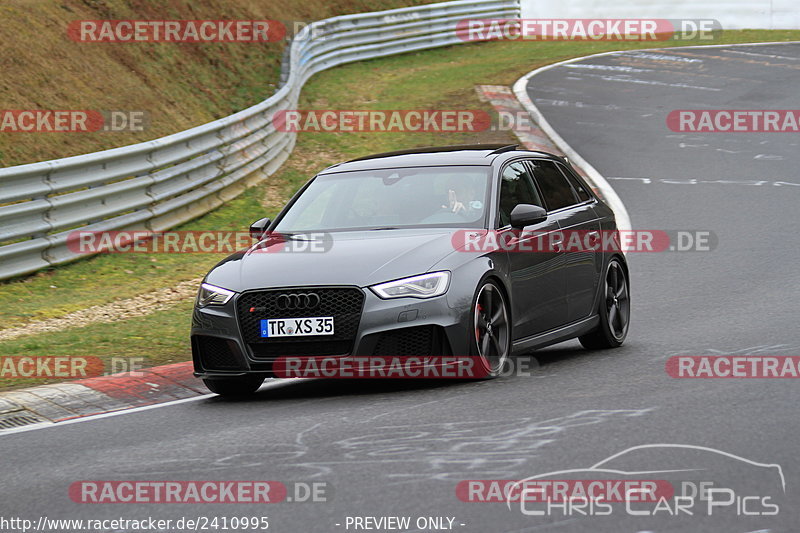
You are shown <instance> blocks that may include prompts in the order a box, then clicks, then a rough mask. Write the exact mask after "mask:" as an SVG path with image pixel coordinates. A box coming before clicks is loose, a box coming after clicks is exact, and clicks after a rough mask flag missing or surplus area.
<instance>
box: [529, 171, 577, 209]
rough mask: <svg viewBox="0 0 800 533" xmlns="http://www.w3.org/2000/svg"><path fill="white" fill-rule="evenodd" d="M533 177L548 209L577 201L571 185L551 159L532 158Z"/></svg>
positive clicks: (559, 207)
mask: <svg viewBox="0 0 800 533" xmlns="http://www.w3.org/2000/svg"><path fill="white" fill-rule="evenodd" d="M530 163H531V165H533V177H534V178H535V179H536V183H537V184H538V185H539V190H540V191H542V195H543V196H544V201H545V203H546V204H547V210H548V211H555V210H556V209H561V208H562V207H567V206H570V205H574V204H576V203H578V200H577V199H576V198H575V193H574V192H573V191H572V186H571V185H570V184H569V182H568V181H567V178H566V177H565V176H564V174H562V173H561V171H560V170H558V167H556V164H555V163H553V162H552V161H544V160H533V161H530Z"/></svg>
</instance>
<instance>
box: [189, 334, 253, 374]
mask: <svg viewBox="0 0 800 533" xmlns="http://www.w3.org/2000/svg"><path fill="white" fill-rule="evenodd" d="M195 343H196V348H197V352H198V356H199V357H200V364H201V365H202V366H203V368H204V369H205V370H235V369H241V368H242V364H241V362H240V361H239V358H238V357H236V354H235V353H234V348H233V346H231V345H234V346H235V343H233V341H229V340H226V339H221V338H219V337H204V336H198V337H195ZM237 351H238V350H237Z"/></svg>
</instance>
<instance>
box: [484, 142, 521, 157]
mask: <svg viewBox="0 0 800 533" xmlns="http://www.w3.org/2000/svg"><path fill="white" fill-rule="evenodd" d="M517 148H519V145H518V144H507V145H505V146H501V147H500V148H498V149H496V150H494V151H493V152H491V153H489V154H488V155H497V154H502V153H505V152H513V151H514V150H516V149H517Z"/></svg>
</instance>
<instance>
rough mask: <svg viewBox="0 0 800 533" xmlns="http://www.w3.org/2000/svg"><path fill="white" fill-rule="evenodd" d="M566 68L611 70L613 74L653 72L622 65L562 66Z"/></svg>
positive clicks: (581, 64)
mask: <svg viewBox="0 0 800 533" xmlns="http://www.w3.org/2000/svg"><path fill="white" fill-rule="evenodd" d="M564 66H565V67H567V68H585V69H589V70H611V71H615V72H653V69H651V68H636V67H625V66H622V65H594V64H591V63H578V64H576V65H564Z"/></svg>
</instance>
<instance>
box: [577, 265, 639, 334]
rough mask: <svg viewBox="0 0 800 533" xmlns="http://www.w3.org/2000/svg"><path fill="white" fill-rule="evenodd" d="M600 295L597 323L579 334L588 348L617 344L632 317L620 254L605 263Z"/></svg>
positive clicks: (627, 286)
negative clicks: (592, 327)
mask: <svg viewBox="0 0 800 533" xmlns="http://www.w3.org/2000/svg"><path fill="white" fill-rule="evenodd" d="M603 284H604V287H603V296H602V297H601V301H600V305H599V315H600V325H599V326H597V328H596V329H595V330H594V331H592V332H590V333H587V334H586V335H582V336H581V337H578V340H579V341H581V344H582V345H583V347H584V348H586V349H588V350H605V349H608V348H616V347H618V346H620V345H622V343H623V342H624V341H625V337H626V336H627V335H628V325H629V324H630V318H631V299H630V284H629V282H628V276H627V274H626V272H625V267H624V266H623V265H622V261H621V260H620V259H619V258H616V257H615V258H613V259H612V260H611V261H609V263H608V268H607V269H606V275H605V277H604V278H603Z"/></svg>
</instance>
